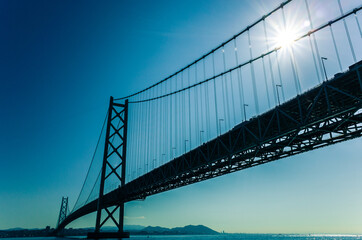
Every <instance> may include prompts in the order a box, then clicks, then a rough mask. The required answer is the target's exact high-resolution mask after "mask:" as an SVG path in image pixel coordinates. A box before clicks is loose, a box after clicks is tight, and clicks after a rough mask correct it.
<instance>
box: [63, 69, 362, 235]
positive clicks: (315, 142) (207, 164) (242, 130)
mask: <svg viewBox="0 0 362 240" xmlns="http://www.w3.org/2000/svg"><path fill="white" fill-rule="evenodd" d="M361 76H362V62H358V63H356V64H354V65H352V66H350V67H349V70H348V71H347V72H345V73H339V74H336V75H335V77H334V78H333V79H331V80H329V81H325V82H323V83H322V84H320V85H319V86H317V87H315V88H313V89H311V90H309V91H307V92H305V93H303V94H301V95H298V96H296V97H295V98H293V99H291V100H289V101H288V102H285V103H283V104H282V105H279V106H276V107H275V108H274V109H272V110H270V111H268V112H266V113H264V114H262V115H259V116H257V117H255V118H252V119H250V120H248V121H245V122H242V123H241V124H239V125H237V126H236V127H234V128H233V129H231V130H230V131H229V132H227V133H225V134H223V135H221V136H218V137H217V138H215V139H213V140H211V141H209V142H207V143H204V144H203V145H201V146H199V147H198V148H196V149H193V150H192V151H190V152H188V153H186V154H184V155H182V156H180V157H177V158H175V159H174V160H172V161H170V162H169V163H167V164H164V165H162V166H161V167H159V168H157V169H154V170H153V171H151V172H149V173H147V174H145V175H143V176H141V177H139V178H137V179H135V180H133V181H131V182H129V183H127V184H125V185H123V186H122V187H120V188H118V189H116V190H114V191H112V192H110V193H108V194H106V195H104V196H103V197H102V205H103V207H110V206H114V205H118V204H120V203H124V202H128V201H132V200H135V199H144V198H146V197H147V196H150V195H153V194H156V193H160V192H164V191H168V190H171V189H175V188H178V187H181V186H185V185H188V184H192V183H196V182H200V181H203V180H206V179H210V178H214V177H217V176H221V175H224V174H228V173H231V172H234V171H238V170H242V169H246V168H250V167H253V166H257V165H260V164H264V163H268V162H271V161H275V160H278V159H281V158H285V157H288V156H292V155H296V154H299V153H303V152H306V151H310V150H313V149H317V148H321V147H324V146H328V145H332V144H335V143H338V142H342V141H346V140H349V139H353V138H356V137H360V136H361V135H362V79H361ZM97 203H98V200H95V201H93V202H90V203H88V204H86V205H85V206H83V207H82V208H80V209H78V210H76V211H75V212H73V213H72V214H71V215H69V216H68V217H67V218H66V219H65V220H64V221H63V222H62V223H61V224H60V225H59V227H58V229H62V228H64V227H65V226H66V225H67V224H68V223H70V222H71V221H73V220H75V219H77V218H79V217H81V216H83V215H86V214H88V213H91V212H94V211H96V210H97Z"/></svg>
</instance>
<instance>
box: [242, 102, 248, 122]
mask: <svg viewBox="0 0 362 240" xmlns="http://www.w3.org/2000/svg"><path fill="white" fill-rule="evenodd" d="M245 107H249V105H248V104H245V103H244V104H243V108H244V118H245V121H246V108H245Z"/></svg>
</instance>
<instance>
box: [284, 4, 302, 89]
mask: <svg viewBox="0 0 362 240" xmlns="http://www.w3.org/2000/svg"><path fill="white" fill-rule="evenodd" d="M281 11H282V16H283V24H284V31H286V30H287V24H286V20H285V13H284V7H282V8H281ZM289 53H290V65H291V66H292V72H293V78H294V84H295V90H296V92H297V94H301V87H300V82H299V77H298V72H297V67H296V63H295V59H294V51H293V46H292V45H291V46H290V52H289Z"/></svg>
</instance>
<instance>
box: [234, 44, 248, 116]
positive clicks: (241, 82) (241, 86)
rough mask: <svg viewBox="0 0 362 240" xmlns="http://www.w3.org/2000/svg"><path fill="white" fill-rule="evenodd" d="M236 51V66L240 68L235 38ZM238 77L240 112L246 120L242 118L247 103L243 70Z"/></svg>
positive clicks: (239, 69)
mask: <svg viewBox="0 0 362 240" xmlns="http://www.w3.org/2000/svg"><path fill="white" fill-rule="evenodd" d="M234 50H235V61H236V66H239V57H238V48H237V46H236V39H235V38H234ZM237 76H238V87H239V98H240V99H239V100H240V111H241V112H242V113H241V119H246V116H244V118H243V117H242V116H243V114H244V111H242V109H243V107H244V103H245V99H244V98H245V96H244V86H243V80H242V76H241V68H238V69H237Z"/></svg>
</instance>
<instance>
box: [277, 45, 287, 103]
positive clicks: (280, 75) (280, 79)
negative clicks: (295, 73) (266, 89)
mask: <svg viewBox="0 0 362 240" xmlns="http://www.w3.org/2000/svg"><path fill="white" fill-rule="evenodd" d="M275 58H276V60H277V67H278V76H279V82H280V85H281V86H284V85H283V81H282V73H281V71H280V64H279V56H278V51H275ZM281 89H282V95H283V101H285V95H284V87H282V88H281Z"/></svg>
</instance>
